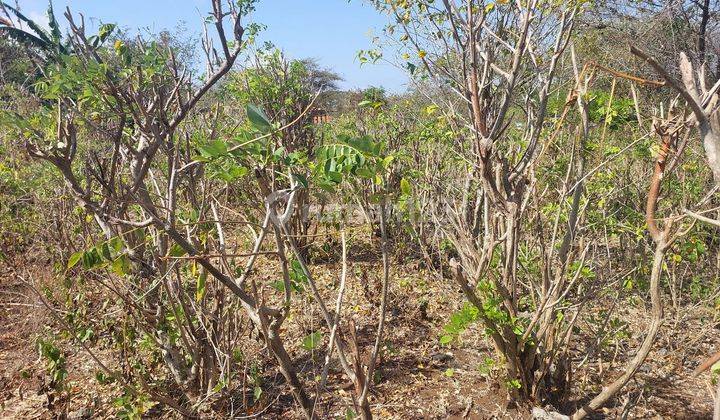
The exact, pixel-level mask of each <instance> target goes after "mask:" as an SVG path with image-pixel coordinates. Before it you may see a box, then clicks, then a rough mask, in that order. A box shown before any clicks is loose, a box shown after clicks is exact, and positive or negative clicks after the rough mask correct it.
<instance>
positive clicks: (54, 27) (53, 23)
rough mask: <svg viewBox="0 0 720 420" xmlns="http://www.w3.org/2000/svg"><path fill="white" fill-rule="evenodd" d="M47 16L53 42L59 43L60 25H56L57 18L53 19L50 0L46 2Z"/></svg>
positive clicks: (53, 13)
mask: <svg viewBox="0 0 720 420" xmlns="http://www.w3.org/2000/svg"><path fill="white" fill-rule="evenodd" d="M47 17H48V25H49V26H50V33H51V35H52V38H53V43H54V44H56V45H60V40H61V38H62V34H61V33H60V25H58V21H57V19H55V12H54V11H53V4H52V0H51V1H49V2H48V10H47Z"/></svg>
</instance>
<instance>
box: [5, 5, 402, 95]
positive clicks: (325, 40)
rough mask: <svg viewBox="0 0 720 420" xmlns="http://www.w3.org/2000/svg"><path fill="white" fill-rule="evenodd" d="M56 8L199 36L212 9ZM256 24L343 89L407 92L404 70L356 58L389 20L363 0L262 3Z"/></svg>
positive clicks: (33, 8) (41, 13) (31, 12)
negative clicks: (337, 78)
mask: <svg viewBox="0 0 720 420" xmlns="http://www.w3.org/2000/svg"><path fill="white" fill-rule="evenodd" d="M10 3H11V4H12V3H14V2H13V1H12V0H11V1H10ZM19 4H20V8H21V9H22V10H23V12H24V13H25V14H26V15H28V16H29V17H31V18H32V19H34V20H36V21H45V20H46V18H45V10H46V9H47V4H48V3H47V0H19ZM53 5H54V7H55V13H56V15H57V16H58V18H60V17H61V15H62V12H63V11H64V10H65V7H66V6H68V5H69V6H70V7H71V9H72V10H73V12H76V13H77V12H82V13H83V14H84V15H85V17H86V19H87V18H90V17H92V18H99V19H100V20H102V21H103V22H113V23H118V24H119V25H120V26H122V27H123V28H128V29H135V28H149V29H150V30H151V31H152V32H157V31H160V30H162V29H173V28H175V27H176V26H177V24H178V23H179V22H185V24H186V27H187V29H188V30H189V31H192V32H193V33H198V34H199V33H200V25H201V23H200V22H201V18H200V14H201V13H202V14H203V15H204V14H205V13H206V12H207V11H208V10H210V8H211V6H210V0H54V1H53ZM58 20H61V19H58ZM252 20H253V21H256V22H258V23H262V24H265V25H266V26H267V29H266V30H265V31H264V32H263V34H262V36H261V37H260V41H271V42H273V43H274V44H275V45H276V46H277V47H279V48H281V49H283V50H284V51H285V52H286V53H287V55H288V56H289V57H291V58H305V57H312V58H316V59H317V60H318V62H319V63H320V64H321V65H322V66H324V67H329V68H331V69H333V70H334V71H336V72H337V73H339V74H340V75H341V76H342V77H343V78H344V79H345V81H344V82H343V83H342V84H341V87H343V88H365V87H368V86H384V87H385V88H387V89H388V90H389V91H392V92H401V91H403V90H404V89H405V85H406V83H407V77H406V75H405V74H404V72H403V71H402V70H399V69H397V68H395V67H393V66H391V65H389V64H385V63H382V64H374V65H373V64H366V65H363V66H362V67H361V66H360V63H359V62H358V61H357V59H356V55H357V52H358V51H359V50H360V49H368V48H369V47H370V45H371V43H370V34H372V33H375V34H379V33H380V31H381V29H382V27H383V26H384V24H385V22H386V21H385V17H384V16H382V15H380V14H379V13H378V12H377V11H375V10H374V9H373V8H372V7H370V6H368V5H366V4H363V2H362V0H352V1H350V2H348V0H260V2H259V4H258V5H257V11H256V12H255V14H254V15H253V17H252Z"/></svg>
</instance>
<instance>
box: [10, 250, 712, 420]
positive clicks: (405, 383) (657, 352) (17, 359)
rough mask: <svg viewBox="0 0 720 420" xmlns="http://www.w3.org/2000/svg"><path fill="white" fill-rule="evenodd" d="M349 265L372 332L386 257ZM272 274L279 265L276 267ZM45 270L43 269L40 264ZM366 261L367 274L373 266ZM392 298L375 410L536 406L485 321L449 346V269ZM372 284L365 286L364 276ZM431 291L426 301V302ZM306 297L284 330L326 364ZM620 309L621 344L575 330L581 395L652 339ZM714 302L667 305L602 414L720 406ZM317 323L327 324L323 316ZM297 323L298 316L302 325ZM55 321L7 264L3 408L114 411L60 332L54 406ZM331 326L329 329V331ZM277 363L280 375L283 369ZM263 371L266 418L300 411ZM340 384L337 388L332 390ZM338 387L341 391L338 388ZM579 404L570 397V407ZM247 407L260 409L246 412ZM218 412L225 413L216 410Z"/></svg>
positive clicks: (337, 380)
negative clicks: (61, 389)
mask: <svg viewBox="0 0 720 420" xmlns="http://www.w3.org/2000/svg"><path fill="white" fill-rule="evenodd" d="M350 260H351V261H350V266H351V270H350V271H351V273H352V274H351V276H350V278H349V282H350V285H349V291H348V297H349V300H353V301H356V302H358V304H357V305H355V306H346V308H345V309H346V310H347V311H350V312H353V314H354V315H353V316H354V317H355V318H356V319H358V320H360V322H359V323H360V325H362V326H363V327H362V328H364V331H365V335H364V337H365V338H363V340H365V341H367V342H369V341H370V340H371V339H372V329H373V328H374V327H372V324H371V320H372V319H374V317H373V316H372V315H373V311H374V308H375V303H376V301H377V298H378V296H376V293H377V292H376V291H375V290H377V288H376V287H373V284H374V283H375V282H376V277H375V275H374V274H373V273H377V272H379V261H376V260H375V259H374V258H373V257H372V253H371V252H370V253H369V252H366V250H363V249H352V250H351V252H350ZM339 266H340V264H339V262H338V261H328V262H324V263H320V264H318V265H316V266H315V267H316V270H317V271H316V273H317V276H318V278H319V281H320V282H321V283H322V284H323V285H324V286H325V287H324V291H325V292H326V293H327V296H328V297H329V298H330V297H331V296H334V291H333V287H332V285H333V284H334V283H335V282H336V280H335V279H336V278H337V273H339V268H340V267H339ZM268 270H269V271H268V273H267V274H265V275H267V276H268V277H269V276H271V275H272V273H271V268H268ZM43 271H45V272H47V270H41V271H40V272H43ZM363 272H367V273H369V274H367V275H363V274H362V273H363ZM36 276H37V277H43V276H44V278H43V281H45V282H50V281H52V279H51V277H50V276H49V275H47V274H44V275H41V274H36ZM392 278H393V281H392V290H391V304H390V308H391V309H390V313H389V322H388V329H387V331H388V336H387V351H386V353H385V356H384V358H383V360H382V365H381V366H380V372H379V373H380V382H379V383H378V385H377V386H376V388H375V392H374V395H373V396H372V403H373V410H374V412H375V413H376V414H377V417H378V418H392V419H416V418H417V419H441V418H442V419H444V418H478V419H485V418H524V417H525V418H526V417H528V415H527V414H526V413H527V411H523V410H515V409H513V408H509V407H507V404H506V400H505V396H504V395H505V393H504V391H503V390H502V389H501V388H500V386H499V385H498V383H497V381H495V380H494V378H493V375H494V373H493V372H492V371H491V372H489V373H488V372H486V371H481V369H479V366H481V365H482V364H483V361H484V360H485V359H486V358H487V357H490V356H491V353H490V348H489V346H488V343H487V342H486V341H485V340H484V339H482V338H481V334H480V329H479V327H478V326H474V327H471V328H470V329H469V330H468V331H466V332H465V333H464V334H463V335H462V339H461V341H460V342H459V343H457V344H455V345H453V346H451V347H441V346H440V345H439V343H438V337H439V336H440V335H441V333H442V326H443V325H444V323H446V322H447V319H448V316H449V314H450V313H451V312H452V311H453V310H455V309H457V308H459V306H460V305H461V302H462V299H461V297H460V294H459V292H458V290H456V289H455V288H454V287H453V286H452V283H451V282H450V281H447V280H444V281H441V280H438V279H437V278H436V277H435V276H434V275H433V274H431V273H428V272H426V271H424V270H422V269H421V268H419V267H418V264H417V262H416V261H413V260H412V259H408V261H405V262H402V261H400V262H397V263H396V264H394V266H393V270H392ZM363 282H366V283H369V285H370V287H367V288H364V287H362V286H361V285H362V283H363ZM421 302H427V304H426V305H424V304H421ZM609 303H610V302H599V303H597V305H596V307H595V308H593V309H592V310H599V309H601V308H608V307H610V305H609ZM297 306H298V307H302V308H303V309H298V312H297V313H295V314H294V315H293V316H296V317H298V319H299V320H300V321H299V322H292V323H288V324H292V325H293V327H292V328H296V329H295V330H293V329H290V330H287V331H284V333H285V336H286V340H287V342H288V346H289V347H290V348H291V350H292V353H293V356H294V357H295V359H296V361H297V363H298V366H300V369H301V371H302V374H303V375H304V376H305V377H306V378H311V377H312V376H314V375H315V374H316V373H317V372H318V371H319V369H320V368H321V366H322V360H323V358H324V356H323V353H322V351H318V352H315V353H313V354H311V353H309V352H307V351H306V350H304V349H302V348H301V346H300V345H299V344H300V338H298V337H302V334H303V332H302V331H301V330H300V329H302V328H306V327H308V326H307V323H308V322H309V323H315V322H317V319H318V317H317V313H314V312H313V311H312V309H308V308H312V305H305V304H302V305H297ZM617 308H618V309H617V314H618V316H619V318H620V319H621V320H623V321H625V322H627V324H628V328H629V331H630V332H631V338H629V339H627V340H625V341H623V344H622V345H620V346H617V347H615V346H612V345H611V346H609V347H608V349H607V350H606V351H604V352H603V353H602V355H596V354H592V357H586V355H587V354H588V350H587V349H588V347H587V346H586V345H585V343H587V342H592V340H594V337H592V336H590V335H586V336H584V337H578V338H577V339H576V341H575V342H576V344H575V346H576V348H575V352H574V356H575V359H576V364H575V365H576V366H577V365H578V364H579V365H580V368H579V369H577V370H576V372H575V373H574V380H575V383H576V386H575V389H574V393H575V401H576V403H577V402H581V401H582V399H583V398H584V397H586V396H587V395H591V394H592V392H593V391H597V389H598V383H599V380H600V379H601V378H604V380H605V381H607V380H608V379H611V378H612V377H613V375H616V374H617V373H618V369H620V368H621V366H622V363H623V362H624V360H625V359H626V358H627V357H629V356H630V355H632V351H633V349H634V348H635V346H636V345H637V343H638V341H640V340H641V339H642V334H643V331H644V328H645V320H646V319H648V317H647V315H646V314H645V309H644V308H642V307H641V306H638V305H629V304H623V305H617ZM714 312H715V311H714V310H712V309H707V308H705V307H703V306H694V307H681V308H680V310H678V311H674V310H672V308H670V309H669V310H668V311H667V321H666V322H665V324H664V326H663V330H662V331H663V332H662V337H661V339H660V341H659V343H657V344H656V346H655V348H654V351H653V353H652V354H651V360H650V361H649V362H648V363H647V364H646V366H645V367H643V369H642V371H641V373H640V374H639V375H638V377H637V378H636V379H635V380H634V381H633V382H631V383H630V385H629V387H628V389H627V392H625V393H624V394H623V395H622V396H621V397H620V398H619V399H618V400H616V401H614V406H613V407H610V408H608V409H605V410H604V411H603V413H598V415H597V417H598V418H653V419H655V418H667V419H670V418H672V419H681V418H687V419H702V418H709V417H711V412H712V411H711V409H712V407H711V406H712V394H711V386H710V380H709V374H705V375H703V376H701V377H700V378H692V377H691V372H692V370H693V369H694V367H695V366H697V365H698V363H699V362H700V361H702V360H703V358H704V357H706V356H708V355H709V354H711V353H712V352H713V351H714V350H717V349H720V339H719V338H720V337H718V334H717V329H716V326H717V322H716V319H715V315H714ZM315 325H317V324H315ZM295 326H299V327H295ZM47 329H52V330H54V331H59V328H58V326H57V325H56V324H55V323H54V322H52V319H51V318H50V316H49V314H48V312H47V310H46V309H45V308H44V307H43V305H42V304H41V301H40V300H39V299H38V298H37V297H36V296H34V295H33V293H32V292H31V291H30V290H29V289H28V288H27V287H25V286H24V284H23V283H22V282H21V281H20V279H19V278H17V277H16V276H14V275H13V274H11V273H10V272H9V271H5V272H4V273H3V275H2V276H0V418H11V419H50V418H74V419H77V418H90V417H92V418H115V413H116V408H115V407H114V406H113V404H112V400H113V399H114V398H116V397H117V396H118V395H119V393H118V390H117V389H116V388H114V387H113V386H111V385H100V384H99V383H98V382H97V381H96V380H95V372H96V371H97V367H96V366H95V364H94V362H93V361H92V360H91V358H90V357H89V356H88V355H87V354H86V353H85V352H83V351H80V350H78V349H77V347H76V346H74V345H72V343H70V342H68V341H64V342H62V348H63V351H64V352H65V356H66V358H67V365H68V371H69V377H68V379H67V380H68V383H69V384H70V387H69V389H70V391H69V399H68V400H67V401H65V402H63V403H62V404H59V405H58V404H56V407H55V408H54V409H53V410H49V409H48V390H47V386H46V383H47V379H46V376H47V375H46V373H45V362H44V361H43V360H41V359H39V358H38V355H37V350H36V349H35V339H36V337H38V336H39V335H41V334H43V333H44V332H45V331H46V330H47ZM325 337H327V334H326V335H325ZM248 348H252V349H253V350H252V351H254V352H255V353H256V356H257V357H259V358H260V359H261V360H265V361H268V369H267V370H266V372H274V371H273V370H272V369H271V368H270V365H269V358H268V357H267V356H266V355H264V353H263V352H262V349H261V348H260V347H259V346H258V345H257V343H251V344H249V347H248ZM95 351H96V352H97V354H98V355H99V357H100V358H101V359H103V360H104V361H105V362H106V363H108V364H110V365H112V364H113V360H112V357H111V356H110V355H109V352H108V351H107V350H106V349H103V348H96V349H95ZM273 375H274V376H273ZM273 375H271V376H268V377H267V378H265V381H264V383H265V385H264V388H266V390H265V392H264V394H263V395H264V398H263V399H262V400H261V402H260V403H259V406H258V407H256V408H255V409H254V410H253V412H254V413H255V414H256V415H257V416H258V417H265V418H295V417H296V416H297V415H296V412H295V411H294V409H293V407H292V399H291V398H290V396H289V393H288V392H287V390H286V389H285V387H284V386H282V384H281V380H280V378H279V377H278V375H275V374H274V373H273ZM330 384H331V387H332V388H333V390H332V392H330V393H325V394H323V397H322V398H321V399H320V400H319V402H318V407H319V408H318V409H319V410H320V412H321V413H323V417H326V418H344V414H345V411H346V409H347V407H348V406H349V402H350V399H349V394H348V393H347V392H345V391H344V390H343V389H342V384H343V379H342V377H341V375H340V374H339V372H337V371H336V372H333V373H332V375H331V377H330ZM235 392H236V395H234V396H233V397H232V398H230V399H228V400H225V401H224V402H223V403H218V404H217V405H215V406H214V408H216V409H218V410H219V411H220V412H227V411H228V410H229V408H228V407H230V406H231V405H232V402H233V401H238V402H239V401H241V400H242V396H241V393H240V391H239V390H237V389H236V391H235ZM330 395H333V397H332V398H331V397H330ZM338 395H340V396H341V398H337V396H338ZM567 408H569V407H566V409H567ZM237 414H238V415H244V414H251V413H237ZM147 416H148V417H163V418H174V417H177V416H176V415H174V414H172V413H169V412H167V411H165V410H163V409H162V407H159V406H157V407H155V408H153V409H152V410H150V412H149V413H148V414H147ZM207 416H208V417H214V416H215V414H211V413H210V412H208V413H207Z"/></svg>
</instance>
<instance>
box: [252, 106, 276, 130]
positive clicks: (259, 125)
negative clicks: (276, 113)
mask: <svg viewBox="0 0 720 420" xmlns="http://www.w3.org/2000/svg"><path fill="white" fill-rule="evenodd" d="M246 111H247V116H248V119H249V120H250V123H251V124H252V126H253V127H254V128H255V129H257V130H258V131H261V132H263V133H266V132H268V131H270V129H272V124H271V123H270V120H269V118H268V117H267V115H265V113H264V112H263V111H262V110H261V109H260V108H258V107H256V106H255V105H250V104H248V105H247V107H246Z"/></svg>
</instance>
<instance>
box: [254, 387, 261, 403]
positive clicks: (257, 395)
mask: <svg viewBox="0 0 720 420" xmlns="http://www.w3.org/2000/svg"><path fill="white" fill-rule="evenodd" d="M262 393H263V390H262V388H260V387H259V386H256V387H255V388H253V398H254V399H255V401H257V400H259V399H260V396H261V395H262Z"/></svg>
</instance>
